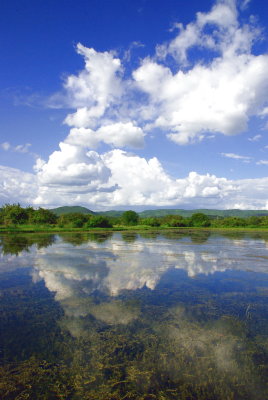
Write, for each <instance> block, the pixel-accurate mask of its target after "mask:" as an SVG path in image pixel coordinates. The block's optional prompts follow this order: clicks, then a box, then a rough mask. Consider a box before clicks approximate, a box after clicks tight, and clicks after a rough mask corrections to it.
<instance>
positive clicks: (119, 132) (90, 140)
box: [65, 122, 144, 148]
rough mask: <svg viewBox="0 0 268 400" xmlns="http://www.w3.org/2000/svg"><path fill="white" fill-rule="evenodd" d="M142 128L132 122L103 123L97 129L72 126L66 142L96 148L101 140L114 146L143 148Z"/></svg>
mask: <svg viewBox="0 0 268 400" xmlns="http://www.w3.org/2000/svg"><path fill="white" fill-rule="evenodd" d="M143 138H144V133H143V131H142V129H141V128H140V127H138V126H135V125H134V124H133V123H132V122H127V123H123V122H117V123H114V124H109V125H103V126H102V127H101V128H99V129H98V130H96V131H93V130H92V129H89V128H72V129H71V131H70V133H69V135H68V137H67V139H66V140H65V142H66V143H70V144H74V145H80V146H84V147H91V148H95V147H97V145H98V144H99V142H101V141H102V142H104V143H107V144H110V145H112V146H118V147H133V148H141V147H143V144H144V139H143Z"/></svg>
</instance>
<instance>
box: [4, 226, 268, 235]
mask: <svg viewBox="0 0 268 400" xmlns="http://www.w3.org/2000/svg"><path fill="white" fill-rule="evenodd" d="M126 231H127V232H137V233H139V232H145V231H146V232H155V233H156V232H163V231H164V232H174V231H175V232H180V231H181V232H197V231H201V232H221V231H224V232H226V231H231V232H267V233H268V227H220V228H219V227H151V226H146V225H136V226H124V225H118V226H114V227H112V228H73V227H58V226H47V225H46V226H34V225H20V226H13V227H0V233H55V234H57V233H98V232H126Z"/></svg>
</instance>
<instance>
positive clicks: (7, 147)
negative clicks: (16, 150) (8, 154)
mask: <svg viewBox="0 0 268 400" xmlns="http://www.w3.org/2000/svg"><path fill="white" fill-rule="evenodd" d="M0 147H1V148H2V149H3V150H5V151H8V150H9V149H10V147H11V145H10V143H9V142H4V143H1V145H0Z"/></svg>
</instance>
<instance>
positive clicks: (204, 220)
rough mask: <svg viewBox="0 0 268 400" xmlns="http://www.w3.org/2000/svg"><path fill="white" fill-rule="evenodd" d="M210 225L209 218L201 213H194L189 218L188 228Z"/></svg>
mask: <svg viewBox="0 0 268 400" xmlns="http://www.w3.org/2000/svg"><path fill="white" fill-rule="evenodd" d="M210 225H211V223H210V219H209V217H208V216H207V215H205V214H203V213H195V214H193V215H192V216H191V218H190V226H195V227H208V226H210Z"/></svg>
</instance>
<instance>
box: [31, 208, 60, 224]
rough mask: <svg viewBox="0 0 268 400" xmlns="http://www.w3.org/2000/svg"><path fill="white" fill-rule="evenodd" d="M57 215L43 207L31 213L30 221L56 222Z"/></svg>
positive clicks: (36, 222)
mask: <svg viewBox="0 0 268 400" xmlns="http://www.w3.org/2000/svg"><path fill="white" fill-rule="evenodd" d="M57 219H58V217H57V216H56V214H54V213H53V212H52V211H50V210H47V209H45V208H41V207H40V208H39V209H38V210H34V212H33V213H32V214H31V217H30V221H31V222H32V223H33V224H40V225H41V224H56V222H57Z"/></svg>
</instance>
